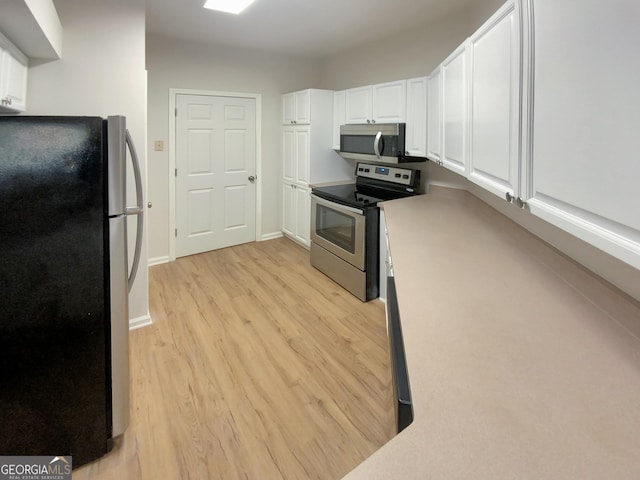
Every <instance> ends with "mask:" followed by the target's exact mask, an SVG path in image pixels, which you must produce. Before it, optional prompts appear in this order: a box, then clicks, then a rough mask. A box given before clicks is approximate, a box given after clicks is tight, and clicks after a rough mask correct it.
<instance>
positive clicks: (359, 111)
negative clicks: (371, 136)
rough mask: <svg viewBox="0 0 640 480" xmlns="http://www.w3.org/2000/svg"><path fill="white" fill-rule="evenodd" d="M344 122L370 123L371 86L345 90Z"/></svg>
mask: <svg viewBox="0 0 640 480" xmlns="http://www.w3.org/2000/svg"><path fill="white" fill-rule="evenodd" d="M346 123H371V87H360V88H352V89H350V90H347V92H346Z"/></svg>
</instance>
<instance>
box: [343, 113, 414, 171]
mask: <svg viewBox="0 0 640 480" xmlns="http://www.w3.org/2000/svg"><path fill="white" fill-rule="evenodd" d="M405 131H406V124H404V123H371V124H347V125H341V126H340V155H342V157H344V158H349V159H352V160H358V161H365V162H377V163H392V164H396V163H405V162H425V161H426V160H427V159H426V158H422V157H411V156H409V152H408V151H407V149H406V148H405Z"/></svg>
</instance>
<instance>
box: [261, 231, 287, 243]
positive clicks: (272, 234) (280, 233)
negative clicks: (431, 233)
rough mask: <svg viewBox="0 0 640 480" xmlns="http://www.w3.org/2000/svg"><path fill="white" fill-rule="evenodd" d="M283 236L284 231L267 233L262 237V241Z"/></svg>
mask: <svg viewBox="0 0 640 480" xmlns="http://www.w3.org/2000/svg"><path fill="white" fill-rule="evenodd" d="M281 237H282V232H273V233H266V234H264V235H262V236H261V237H260V241H261V242H264V241H267V240H273V239H274V238H281Z"/></svg>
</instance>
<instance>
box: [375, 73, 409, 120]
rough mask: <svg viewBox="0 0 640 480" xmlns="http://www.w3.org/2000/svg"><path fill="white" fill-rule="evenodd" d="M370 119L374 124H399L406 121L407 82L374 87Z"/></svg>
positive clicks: (402, 81) (382, 84)
mask: <svg viewBox="0 0 640 480" xmlns="http://www.w3.org/2000/svg"><path fill="white" fill-rule="evenodd" d="M372 88H373V96H372V109H373V110H372V119H373V121H374V122H375V123H400V122H404V121H405V119H406V105H407V81H406V80H398V81H396V82H389V83H380V84H378V85H374V86H373V87H372Z"/></svg>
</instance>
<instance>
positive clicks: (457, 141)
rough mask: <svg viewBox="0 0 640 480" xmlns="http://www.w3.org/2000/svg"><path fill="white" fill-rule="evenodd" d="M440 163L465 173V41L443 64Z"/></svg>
mask: <svg viewBox="0 0 640 480" xmlns="http://www.w3.org/2000/svg"><path fill="white" fill-rule="evenodd" d="M441 68H442V72H441V75H442V112H441V118H442V121H441V128H442V139H443V142H442V158H441V161H442V165H443V166H445V167H447V168H448V169H450V170H453V171H454V172H457V173H460V174H462V175H466V174H467V168H468V163H467V56H466V42H465V43H463V44H462V45H460V46H459V47H458V48H457V49H456V50H455V51H454V52H453V53H452V54H451V55H450V56H449V57H448V58H447V59H446V60H445V61H444V62H443V63H442V66H441Z"/></svg>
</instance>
